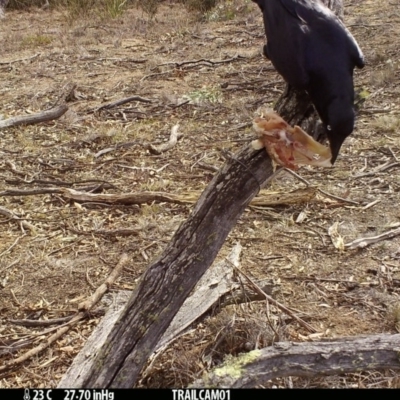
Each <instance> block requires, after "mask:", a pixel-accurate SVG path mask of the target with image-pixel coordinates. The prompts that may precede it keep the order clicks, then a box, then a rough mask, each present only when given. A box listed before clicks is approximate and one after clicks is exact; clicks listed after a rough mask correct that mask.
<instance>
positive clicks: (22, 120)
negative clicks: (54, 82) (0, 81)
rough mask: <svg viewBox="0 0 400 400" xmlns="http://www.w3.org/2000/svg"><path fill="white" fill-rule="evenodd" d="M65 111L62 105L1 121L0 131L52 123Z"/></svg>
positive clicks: (65, 108) (64, 106) (65, 107)
mask: <svg viewBox="0 0 400 400" xmlns="http://www.w3.org/2000/svg"><path fill="white" fill-rule="evenodd" d="M67 110H68V107H67V106H66V105H65V104H62V105H60V106H57V107H54V108H52V109H50V110H47V111H42V112H40V113H36V114H32V115H24V116H19V117H13V118H9V119H5V120H1V121H0V129H4V128H9V127H11V126H19V125H31V124H39V123H40V122H47V121H52V120H54V119H58V118H60V117H61V116H62V115H64V114H65V113H66V112H67Z"/></svg>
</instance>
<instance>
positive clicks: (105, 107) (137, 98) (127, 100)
mask: <svg viewBox="0 0 400 400" xmlns="http://www.w3.org/2000/svg"><path fill="white" fill-rule="evenodd" d="M132 101H141V102H142V103H152V102H153V100H150V99H145V98H144V97H140V96H131V97H126V98H124V99H120V100H117V101H113V102H111V103H107V104H104V105H102V106H100V107H99V108H97V109H96V110H95V111H100V110H109V109H110V108H113V107H118V106H121V105H122V104H126V103H130V102H132Z"/></svg>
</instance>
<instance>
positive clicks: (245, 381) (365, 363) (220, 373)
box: [193, 334, 400, 388]
mask: <svg viewBox="0 0 400 400" xmlns="http://www.w3.org/2000/svg"><path fill="white" fill-rule="evenodd" d="M399 352H400V334H397V335H383V334H382V335H371V336H367V337H360V336H359V337H349V338H342V339H338V340H333V341H327V342H318V343H317V342H315V343H293V342H283V343H276V344H275V345H274V346H271V347H267V348H264V349H262V350H253V351H251V352H250V353H247V354H243V355H242V356H239V357H236V358H232V359H230V360H228V361H227V362H226V363H225V364H224V365H223V366H221V367H219V368H216V369H215V370H214V371H213V372H212V373H210V374H209V375H208V376H206V377H205V378H203V379H201V380H197V381H196V382H194V383H193V386H194V387H219V388H222V387H229V388H254V387H257V386H261V385H264V384H265V383H266V382H267V381H268V380H270V379H274V378H282V377H285V376H303V377H314V376H318V375H341V374H344V373H350V372H357V371H370V370H377V369H400V357H399V354H400V353H399Z"/></svg>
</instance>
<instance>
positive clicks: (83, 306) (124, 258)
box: [78, 253, 129, 311]
mask: <svg viewBox="0 0 400 400" xmlns="http://www.w3.org/2000/svg"><path fill="white" fill-rule="evenodd" d="M128 261H129V257H128V255H127V254H126V253H123V254H122V255H121V258H120V259H119V261H118V264H117V265H116V266H115V268H114V269H113V271H112V272H111V274H110V275H109V276H108V278H107V279H106V280H105V282H104V283H103V284H102V285H100V286H99V287H98V288H97V289H96V291H95V292H94V293H93V294H92V295H91V296H90V298H89V299H87V300H85V301H83V302H82V303H80V304H79V305H78V310H80V311H82V310H85V311H88V310H90V309H91V308H92V307H93V306H94V305H95V304H96V303H97V302H98V301H99V300H100V299H101V298H102V297H103V295H104V293H106V292H107V290H108V289H109V288H110V286H111V285H112V284H113V283H114V282H115V280H116V279H117V278H118V276H119V275H120V273H121V272H122V270H123V268H124V266H125V264H127V262H128Z"/></svg>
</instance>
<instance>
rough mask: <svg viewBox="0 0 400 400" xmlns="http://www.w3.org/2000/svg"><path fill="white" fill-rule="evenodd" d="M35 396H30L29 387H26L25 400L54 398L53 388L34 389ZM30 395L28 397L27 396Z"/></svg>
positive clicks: (48, 399) (50, 399)
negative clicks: (52, 396) (52, 394)
mask: <svg viewBox="0 0 400 400" xmlns="http://www.w3.org/2000/svg"><path fill="white" fill-rule="evenodd" d="M32 392H33V396H30V394H29V389H25V394H24V400H52V398H51V390H35V389H34V390H32ZM26 396H28V397H26Z"/></svg>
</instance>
